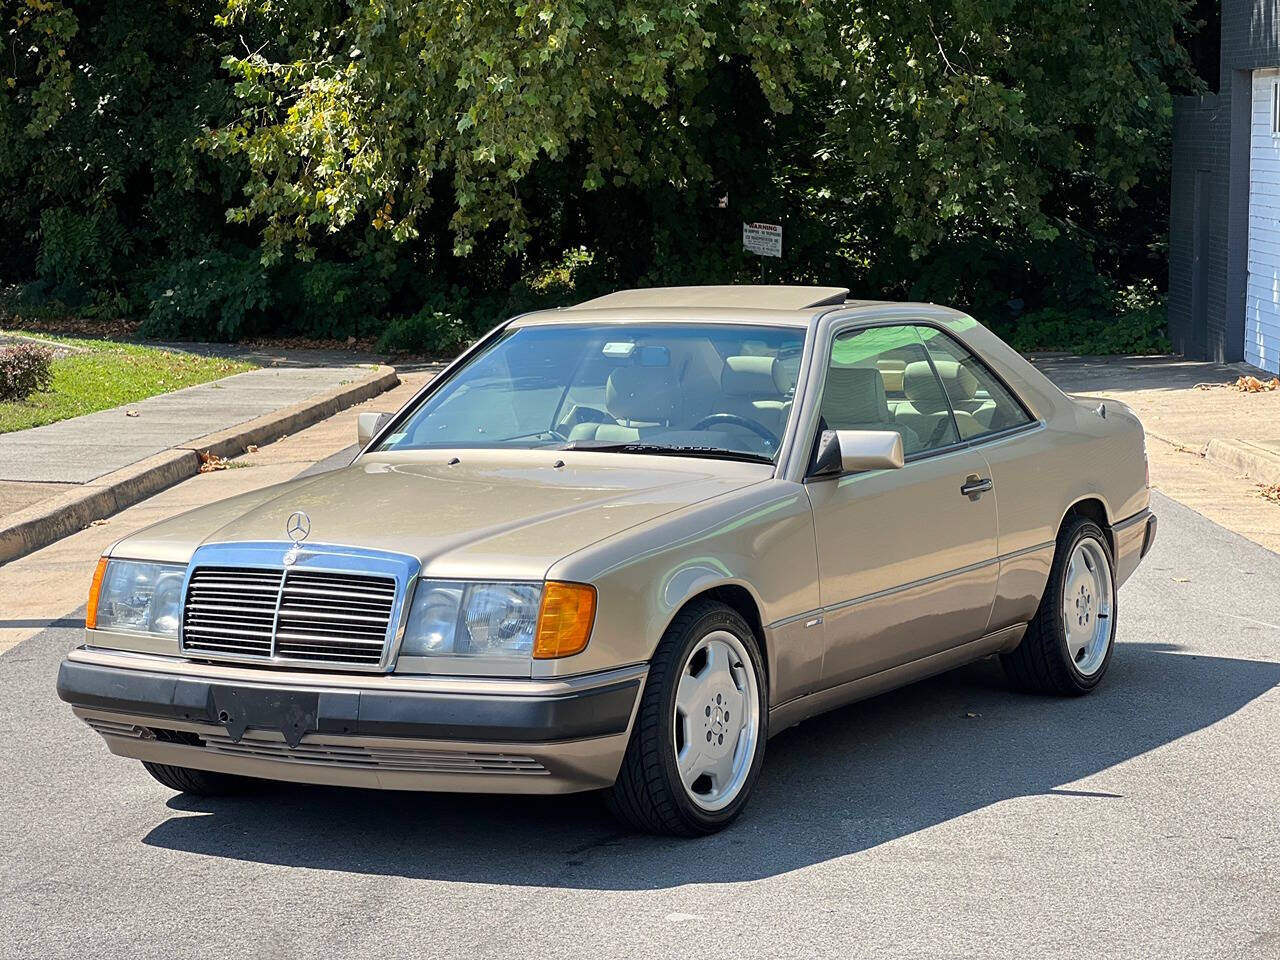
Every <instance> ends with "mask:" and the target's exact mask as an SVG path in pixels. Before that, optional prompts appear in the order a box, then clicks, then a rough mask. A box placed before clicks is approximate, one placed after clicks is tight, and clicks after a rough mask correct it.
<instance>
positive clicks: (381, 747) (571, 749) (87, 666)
mask: <svg viewBox="0 0 1280 960" xmlns="http://www.w3.org/2000/svg"><path fill="white" fill-rule="evenodd" d="M645 672H646V668H645V667H644V666H643V665H639V666H635V667H630V668H623V669H620V670H612V671H608V672H606V673H600V674H594V675H590V676H587V677H576V678H569V679H565V680H554V681H531V680H515V681H493V680H482V679H476V678H462V677H449V678H428V677H413V678H405V677H395V676H378V677H370V676H363V677H352V676H350V675H343V674H322V675H314V674H312V675H299V674H283V675H276V674H267V673H266V672H265V671H263V670H261V669H255V668H238V667H236V668H231V667H226V666H217V667H213V666H206V665H201V664H195V663H190V662H187V661H184V660H180V659H177V658H172V657H155V656H145V655H138V654H130V653H112V652H108V651H102V650H90V649H84V648H82V649H80V650H76V651H73V652H72V653H71V654H70V655H69V656H68V658H67V659H66V660H65V661H64V662H63V664H62V666H61V668H60V670H59V672H58V696H59V697H61V698H62V699H63V700H64V701H66V702H67V703H69V704H71V706H72V708H73V711H74V712H75V714H76V716H78V717H80V718H81V719H83V720H85V721H86V722H87V723H88V724H89V725H90V726H91V727H93V728H94V729H95V730H97V731H98V732H99V733H100V734H101V735H102V736H103V738H104V739H105V741H106V743H107V746H108V748H109V749H110V750H111V751H112V752H113V753H116V754H118V755H120V756H126V757H132V758H134V759H138V760H149V761H153V762H157V763H167V764H172V765H175V766H182V767H192V768H195V769H201V770H217V771H221V772H225V773H235V774H240V775H242V776H250V777H261V778H264V779H275V780H290V781H297V782H306V783H321V784H333V785H339V786H363V787H379V788H385V789H396V790H447V791H475V792H497V793H505V792H510V793H566V792H572V791H575V790H590V789H595V788H598V787H603V786H608V785H609V784H611V783H612V782H613V780H614V779H615V778H616V776H617V772H618V767H619V765H620V764H621V761H622V755H623V753H624V751H625V750H626V744H627V738H628V735H629V733H630V729H631V723H632V720H633V718H634V714H635V709H636V705H637V702H638V699H639V694H640V690H641V688H642V686H643V683H644V678H645Z"/></svg>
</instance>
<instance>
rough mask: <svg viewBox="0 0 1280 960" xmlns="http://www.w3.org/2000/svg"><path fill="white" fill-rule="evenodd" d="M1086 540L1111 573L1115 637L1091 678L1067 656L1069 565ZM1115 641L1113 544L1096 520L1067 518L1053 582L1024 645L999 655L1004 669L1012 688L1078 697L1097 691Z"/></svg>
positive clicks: (1051, 577)
mask: <svg viewBox="0 0 1280 960" xmlns="http://www.w3.org/2000/svg"><path fill="white" fill-rule="evenodd" d="M1086 537H1092V538H1093V539H1094V540H1096V541H1097V542H1098V543H1099V544H1101V546H1102V550H1103V553H1104V554H1105V555H1106V560H1107V564H1108V566H1109V567H1110V572H1111V578H1110V579H1111V616H1110V628H1111V633H1110V637H1109V638H1108V642H1107V651H1106V655H1105V657H1104V659H1103V661H1102V664H1101V666H1100V667H1098V669H1097V670H1096V671H1095V672H1094V673H1092V674H1090V675H1087V676H1086V675H1085V674H1082V673H1081V672H1080V671H1079V670H1078V669H1077V668H1076V665H1075V662H1074V661H1073V660H1072V659H1071V656H1070V655H1069V654H1068V653H1067V638H1066V631H1065V629H1064V628H1063V607H1062V600H1063V593H1062V588H1063V579H1064V578H1065V576H1066V569H1067V562H1068V561H1069V560H1070V558H1071V553H1072V551H1073V550H1075V548H1076V545H1077V544H1078V543H1079V542H1080V541H1081V540H1083V539H1085V538H1086ZM1115 641H1116V593H1115V558H1114V557H1113V556H1112V553H1111V544H1110V542H1109V541H1108V540H1107V536H1106V534H1105V533H1104V532H1103V531H1102V529H1101V528H1100V527H1099V526H1098V525H1097V524H1096V523H1094V522H1093V521H1092V520H1086V519H1084V518H1083V517H1068V518H1067V520H1066V521H1065V522H1064V523H1063V524H1062V529H1061V530H1060V531H1059V532H1058V543H1057V546H1056V548H1055V549H1054V554H1053V567H1052V569H1051V570H1050V571H1049V581H1048V583H1047V584H1046V585H1045V590H1044V596H1043V597H1041V599H1040V607H1039V609H1037V610H1036V615H1035V616H1034V617H1033V618H1032V619H1031V623H1030V625H1029V626H1028V627H1027V632H1026V633H1025V634H1023V637H1022V642H1021V643H1020V644H1018V646H1017V648H1016V649H1014V650H1013V651H1012V652H1011V653H1005V654H1001V656H1000V663H1001V665H1002V666H1003V667H1004V672H1005V676H1006V677H1008V678H1009V682H1010V683H1012V684H1013V686H1014V687H1016V688H1018V689H1019V690H1024V691H1026V692H1028V693H1045V694H1056V695H1059V696H1075V697H1078V696H1083V695H1084V694H1086V693H1088V692H1089V691H1090V690H1092V689H1093V688H1094V687H1096V686H1097V685H1098V684H1099V683H1100V682H1101V681H1102V678H1103V676H1105V675H1106V672H1107V667H1109V666H1110V664H1111V654H1112V653H1113V652H1114V650H1115Z"/></svg>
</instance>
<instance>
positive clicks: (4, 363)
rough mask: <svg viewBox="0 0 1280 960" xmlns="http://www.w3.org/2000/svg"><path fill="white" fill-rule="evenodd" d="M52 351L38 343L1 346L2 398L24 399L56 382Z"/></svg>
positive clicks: (0, 375) (0, 381)
mask: <svg viewBox="0 0 1280 960" xmlns="http://www.w3.org/2000/svg"><path fill="white" fill-rule="evenodd" d="M52 368H53V351H52V350H50V349H49V348H48V347H42V346H40V345H39V344H35V343H19V344H15V345H14V346H11V347H4V348H0V401H12V400H25V399H27V397H29V396H31V394H33V393H35V392H36V391H37V390H48V389H49V386H50V384H51V383H52V382H53V369H52Z"/></svg>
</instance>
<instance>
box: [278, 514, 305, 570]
mask: <svg viewBox="0 0 1280 960" xmlns="http://www.w3.org/2000/svg"><path fill="white" fill-rule="evenodd" d="M284 532H285V535H286V536H288V538H289V539H290V540H292V541H293V546H292V547H290V548H289V550H288V552H286V553H285V555H284V565H285V566H286V567H291V566H293V564H295V563H296V562H297V560H298V555H299V554H300V553H302V541H304V540H306V539H307V537H309V536H310V535H311V518H310V517H309V516H307V515H306V514H305V513H303V512H302V511H301V510H295V511H293V513H291V514H289V519H288V520H286V521H285V525H284Z"/></svg>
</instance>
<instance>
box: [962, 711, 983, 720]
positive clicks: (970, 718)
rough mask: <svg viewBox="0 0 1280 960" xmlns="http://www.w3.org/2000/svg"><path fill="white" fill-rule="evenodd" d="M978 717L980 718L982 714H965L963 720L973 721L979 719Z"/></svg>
mask: <svg viewBox="0 0 1280 960" xmlns="http://www.w3.org/2000/svg"><path fill="white" fill-rule="evenodd" d="M980 716H982V714H980V713H966V714H965V715H964V717H965V719H966V720H972V719H974V718H975V717H980Z"/></svg>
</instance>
